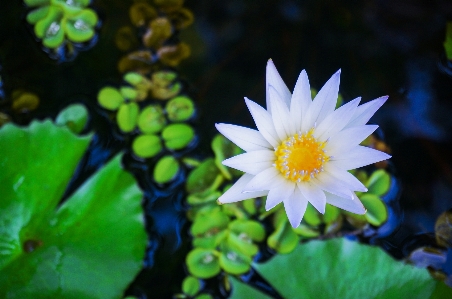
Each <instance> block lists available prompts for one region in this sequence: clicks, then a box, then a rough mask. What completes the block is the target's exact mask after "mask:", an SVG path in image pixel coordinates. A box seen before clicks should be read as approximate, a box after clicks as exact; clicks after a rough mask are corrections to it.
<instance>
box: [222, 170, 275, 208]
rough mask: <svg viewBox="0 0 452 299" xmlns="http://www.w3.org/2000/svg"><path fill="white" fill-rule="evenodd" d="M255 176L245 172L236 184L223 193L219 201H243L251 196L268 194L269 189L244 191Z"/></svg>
mask: <svg viewBox="0 0 452 299" xmlns="http://www.w3.org/2000/svg"><path fill="white" fill-rule="evenodd" d="M253 177H254V176H253V175H251V174H247V173H245V174H244V175H242V176H241V177H240V178H239V179H238V180H237V182H235V184H234V185H232V186H231V188H229V189H228V190H227V191H226V192H225V193H224V194H223V195H221V196H220V197H219V198H218V202H220V203H231V202H236V201H241V200H244V199H249V198H256V197H260V196H265V195H267V193H268V191H258V192H247V193H242V189H243V187H244V186H245V185H246V184H248V182H249V181H251V179H252V178H253Z"/></svg>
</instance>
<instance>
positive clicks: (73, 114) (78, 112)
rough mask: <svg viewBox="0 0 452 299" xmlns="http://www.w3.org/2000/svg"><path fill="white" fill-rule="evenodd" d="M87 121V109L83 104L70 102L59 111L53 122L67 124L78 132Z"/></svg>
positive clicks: (73, 130)
mask: <svg viewBox="0 0 452 299" xmlns="http://www.w3.org/2000/svg"><path fill="white" fill-rule="evenodd" d="M87 121H88V110H87V109H86V107H85V105H82V104H72V105H69V106H67V107H66V108H65V109H64V110H63V111H61V112H60V113H59V114H58V116H57V118H56V119H55V124H57V125H62V126H67V127H68V128H69V129H70V130H71V131H72V132H74V133H77V134H78V133H80V132H81V131H82V130H83V129H84V128H85V126H86V122H87Z"/></svg>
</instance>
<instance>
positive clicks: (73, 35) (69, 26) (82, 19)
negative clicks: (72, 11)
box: [62, 9, 98, 43]
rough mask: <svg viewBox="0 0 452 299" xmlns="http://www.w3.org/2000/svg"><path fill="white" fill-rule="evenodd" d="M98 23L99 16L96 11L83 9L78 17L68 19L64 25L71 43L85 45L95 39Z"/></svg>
mask: <svg viewBox="0 0 452 299" xmlns="http://www.w3.org/2000/svg"><path fill="white" fill-rule="evenodd" d="M97 22H98V18H97V14H96V12H95V11H94V10H92V9H83V10H82V11H80V12H78V13H77V14H76V15H74V16H72V17H69V18H66V19H65V21H64V22H62V25H63V28H64V31H65V32H66V35H67V37H68V39H69V40H70V41H73V42H76V43H83V42H86V41H89V40H90V39H92V38H93V36H94V34H95V31H94V27H95V26H96V24H97Z"/></svg>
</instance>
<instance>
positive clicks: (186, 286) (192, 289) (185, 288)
mask: <svg viewBox="0 0 452 299" xmlns="http://www.w3.org/2000/svg"><path fill="white" fill-rule="evenodd" d="M200 289H201V282H200V281H199V279H197V278H196V277H193V276H187V277H185V278H184V280H183V281H182V292H184V293H185V294H187V295H188V296H194V295H196V293H198V292H199V290H200Z"/></svg>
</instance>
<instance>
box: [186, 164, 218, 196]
mask: <svg viewBox="0 0 452 299" xmlns="http://www.w3.org/2000/svg"><path fill="white" fill-rule="evenodd" d="M219 173H220V172H219V171H218V168H217V167H216V165H215V162H214V160H213V158H208V159H206V160H204V161H203V162H202V163H201V164H200V165H198V167H196V168H195V169H193V171H192V172H190V175H189V176H188V178H187V183H186V185H185V188H186V190H187V192H188V193H190V194H198V193H205V192H206V191H209V190H210V191H214V190H215V189H216V188H215V187H218V186H215V181H216V177H217V176H218V174H219Z"/></svg>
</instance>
